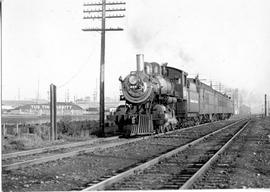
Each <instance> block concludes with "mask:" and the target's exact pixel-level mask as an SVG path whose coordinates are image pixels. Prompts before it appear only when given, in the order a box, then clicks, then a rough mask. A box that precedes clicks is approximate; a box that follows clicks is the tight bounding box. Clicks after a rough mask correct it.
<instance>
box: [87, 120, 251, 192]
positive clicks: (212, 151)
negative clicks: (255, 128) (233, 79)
mask: <svg viewBox="0 0 270 192" xmlns="http://www.w3.org/2000/svg"><path fill="white" fill-rule="evenodd" d="M248 122H249V121H248V120H241V121H237V122H235V123H232V124H230V125H227V126H225V127H223V128H221V129H217V130H214V131H213V132H210V133H208V134H206V135H204V136H202V137H198V138H197V139H195V140H191V141H190V142H187V143H186V144H184V145H181V146H180V147H176V148H175V149H173V150H170V151H169V152H167V153H164V154H162V155H160V156H158V157H156V158H152V159H151V160H149V161H146V162H145V161H144V162H140V163H137V164H136V165H134V166H133V167H129V169H128V170H124V171H122V172H121V171H118V172H115V173H112V174H111V175H105V176H103V177H102V178H100V179H98V180H94V181H91V182H90V183H88V184H87V187H86V188H84V189H83V191H89V190H140V189H144V190H148V189H152V190H153V189H179V188H181V189H187V188H190V187H191V186H192V184H193V183H194V182H195V181H196V180H197V179H198V178H199V177H200V176H201V175H202V174H203V173H204V172H205V171H206V170H207V169H208V168H209V166H210V165H211V164H212V162H214V161H215V160H216V159H217V158H218V156H219V154H220V153H222V152H223V151H224V150H225V149H226V147H227V146H228V145H229V144H230V143H231V142H232V141H233V139H234V138H235V137H237V135H238V134H240V133H241V131H243V130H244V129H245V128H246V127H247V125H248ZM187 133H188V131H187ZM189 134H190V133H189ZM187 135H188V134H184V136H187ZM167 136H168V138H169V136H172V137H177V134H175V133H174V134H168V135H167Z"/></svg>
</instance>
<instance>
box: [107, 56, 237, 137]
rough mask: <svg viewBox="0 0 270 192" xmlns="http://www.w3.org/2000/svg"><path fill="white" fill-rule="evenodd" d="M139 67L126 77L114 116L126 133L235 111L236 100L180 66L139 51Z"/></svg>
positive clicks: (180, 124)
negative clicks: (146, 59) (148, 57)
mask: <svg viewBox="0 0 270 192" xmlns="http://www.w3.org/2000/svg"><path fill="white" fill-rule="evenodd" d="M136 58H137V70H136V71H131V72H130V74H129V75H128V76H126V77H125V78H124V79H122V78H121V77H120V78H119V80H120V82H121V85H122V95H120V100H124V101H125V105H120V106H118V107H117V109H116V111H115V114H114V115H113V116H112V118H113V119H114V121H115V123H116V124H117V125H118V128H119V130H120V131H121V132H122V133H123V134H124V135H125V136H133V135H145V134H153V133H160V132H166V131H169V130H174V129H175V128H179V127H185V126H188V125H196V124H200V123H203V122H209V121H215V120H222V119H226V118H229V117H230V116H231V115H232V114H233V102H232V100H231V99H230V98H229V97H228V96H227V95H224V94H222V93H220V92H218V91H216V90H214V89H212V88H211V87H210V86H208V85H206V84H204V83H202V82H200V80H199V79H198V78H187V76H188V74H187V73H186V72H184V71H182V70H180V69H176V68H173V67H169V66H167V63H165V64H162V65H159V64H158V63H155V62H151V63H149V62H144V58H143V55H137V56H136Z"/></svg>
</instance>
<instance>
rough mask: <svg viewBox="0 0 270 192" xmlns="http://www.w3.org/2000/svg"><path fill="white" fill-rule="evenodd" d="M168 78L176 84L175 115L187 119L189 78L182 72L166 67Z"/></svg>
mask: <svg viewBox="0 0 270 192" xmlns="http://www.w3.org/2000/svg"><path fill="white" fill-rule="evenodd" d="M166 75H167V78H168V79H170V81H171V82H173V84H174V88H175V90H174V92H175V93H174V94H175V97H176V98H177V103H176V106H175V107H176V110H175V115H176V116H177V117H178V118H181V117H185V116H186V113H187V96H188V94H187V84H188V81H187V76H188V74H187V73H186V72H184V71H182V70H179V69H175V68H173V67H166Z"/></svg>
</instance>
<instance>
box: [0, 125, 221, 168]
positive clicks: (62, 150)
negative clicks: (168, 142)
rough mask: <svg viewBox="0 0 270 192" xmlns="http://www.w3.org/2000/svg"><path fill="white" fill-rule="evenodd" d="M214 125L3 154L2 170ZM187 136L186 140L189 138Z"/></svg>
mask: <svg viewBox="0 0 270 192" xmlns="http://www.w3.org/2000/svg"><path fill="white" fill-rule="evenodd" d="M216 123H219V122H215V123H207V124H201V125H197V126H192V127H188V128H183V129H178V130H175V131H170V132H167V133H160V134H157V135H151V136H145V137H140V138H133V139H119V138H118V137H112V138H105V139H95V140H92V141H86V142H78V143H73V144H66V145H58V146H50V147H45V148H39V149H33V150H28V151H22V152H16V153H9V154H4V155H3V156H2V169H3V170H4V171H9V170H14V169H20V168H24V167H27V166H31V165H37V164H42V163H46V162H50V161H55V160H60V159H63V158H68V157H72V156H76V155H81V154H85V153H91V152H94V151H97V150H102V149H107V148H112V147H117V146H120V145H125V144H130V143H134V142H138V141H141V140H146V139H148V138H161V137H162V136H165V137H168V135H170V134H173V133H179V132H185V131H189V130H192V129H194V128H196V127H203V126H208V125H212V126H214V125H215V124H216ZM189 133H190V132H189ZM189 133H188V134H189ZM188 134H187V139H189V138H190V137H189V136H188ZM178 137H179V136H177V135H176V138H178ZM154 144H155V143H153V145H154Z"/></svg>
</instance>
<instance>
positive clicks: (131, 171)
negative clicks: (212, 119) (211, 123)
mask: <svg viewBox="0 0 270 192" xmlns="http://www.w3.org/2000/svg"><path fill="white" fill-rule="evenodd" d="M242 121H244V120H242V119H241V120H239V121H237V122H234V123H232V124H230V125H226V126H225V127H223V128H221V129H219V130H216V131H214V132H212V133H209V134H207V135H205V136H203V137H201V138H199V139H196V140H194V141H192V142H190V143H187V144H185V145H183V146H181V147H178V148H176V149H174V150H172V151H170V152H168V153H165V154H162V155H160V156H159V157H156V158H154V159H152V160H150V161H148V162H146V163H143V164H141V165H138V166H136V167H134V168H131V169H129V170H127V171H125V172H122V173H120V174H118V175H115V176H112V177H110V178H108V179H105V180H103V181H101V182H99V183H96V184H93V185H92V186H90V187H87V188H85V189H83V190H82V191H96V190H104V189H105V187H106V186H108V185H111V184H113V183H115V182H117V181H119V180H121V179H123V178H125V177H128V176H130V175H132V174H134V173H136V172H139V171H141V170H144V169H146V168H147V167H149V166H152V165H154V164H157V163H158V162H160V161H161V160H163V159H165V158H168V157H171V156H173V155H174V154H177V153H179V152H181V151H183V150H185V149H187V148H189V147H191V146H193V145H195V144H197V143H199V142H200V141H202V140H204V139H206V138H208V137H210V136H212V135H214V134H217V133H219V132H221V131H223V130H224V129H227V128H229V127H231V126H233V125H235V124H238V123H240V122H242Z"/></svg>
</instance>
